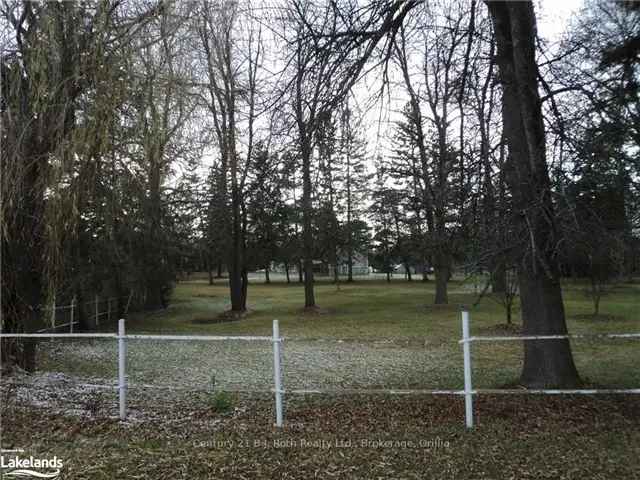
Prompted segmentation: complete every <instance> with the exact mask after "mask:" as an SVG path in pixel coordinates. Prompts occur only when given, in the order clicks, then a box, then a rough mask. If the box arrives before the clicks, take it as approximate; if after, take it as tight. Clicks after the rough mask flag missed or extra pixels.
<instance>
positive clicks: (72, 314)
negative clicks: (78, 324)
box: [69, 296, 76, 333]
mask: <svg viewBox="0 0 640 480" xmlns="http://www.w3.org/2000/svg"><path fill="white" fill-rule="evenodd" d="M75 307H76V297H75V296H74V297H73V298H72V299H71V318H70V322H69V333H73V316H74V309H75Z"/></svg>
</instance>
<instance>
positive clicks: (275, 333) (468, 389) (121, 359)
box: [0, 311, 640, 428]
mask: <svg viewBox="0 0 640 480" xmlns="http://www.w3.org/2000/svg"><path fill="white" fill-rule="evenodd" d="M272 328H273V330H272V335H271V336H246V335H243V336H218V335H139V334H133V335H127V334H126V332H125V321H124V320H123V319H120V320H119V322H118V333H0V338H107V339H114V340H117V341H118V386H117V387H116V388H117V390H118V398H119V413H120V419H121V420H126V418H127V388H128V385H127V375H126V358H127V342H126V341H127V340H129V339H130V340H163V341H205V342H210V341H250V342H251V341H257V342H271V343H272V346H273V389H272V390H270V391H271V392H272V393H273V394H274V400H275V416H276V423H275V424H276V426H277V427H282V426H283V425H284V414H283V396H284V394H285V393H287V394H300V395H306V394H367V395H371V394H384V395H415V394H418V395H461V396H464V400H465V424H466V426H467V428H473V424H474V417H473V396H474V395H479V394H489V395H496V394H519V395H521V394H534V395H580V394H583V395H595V394H640V388H634V389H566V390H562V389H473V386H472V385H473V382H472V360H471V358H472V357H471V344H472V343H473V342H494V341H495V342H502V341H530V340H566V339H571V338H611V339H625V338H628V339H631V338H633V339H635V338H640V333H605V334H574V335H518V336H497V337H478V336H473V337H472V336H471V335H470V333H469V332H470V316H469V313H468V312H466V311H463V312H462V339H461V340H460V341H459V342H458V343H460V344H462V349H463V365H464V389H463V390H438V389H291V390H285V389H284V386H283V382H282V361H281V360H282V358H281V356H282V349H281V344H282V342H283V341H284V338H283V337H281V336H280V330H279V325H278V320H273V325H272ZM258 391H264V390H254V392H258Z"/></svg>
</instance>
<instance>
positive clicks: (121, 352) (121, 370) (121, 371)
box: [118, 318, 127, 420]
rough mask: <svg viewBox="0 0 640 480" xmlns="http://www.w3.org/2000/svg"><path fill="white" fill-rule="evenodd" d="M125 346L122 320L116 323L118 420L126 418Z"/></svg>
mask: <svg viewBox="0 0 640 480" xmlns="http://www.w3.org/2000/svg"><path fill="white" fill-rule="evenodd" d="M126 358H127V345H126V343H125V339H124V319H123V318H121V319H120V320H119V321H118V392H119V395H118V398H119V401H120V420H126V418H127V377H126V375H125V367H126Z"/></svg>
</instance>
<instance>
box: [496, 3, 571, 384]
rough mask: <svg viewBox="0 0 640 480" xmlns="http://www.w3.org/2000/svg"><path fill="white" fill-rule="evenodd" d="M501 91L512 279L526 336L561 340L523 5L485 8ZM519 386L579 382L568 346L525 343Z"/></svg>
mask: <svg viewBox="0 0 640 480" xmlns="http://www.w3.org/2000/svg"><path fill="white" fill-rule="evenodd" d="M487 5H488V7H489V10H490V12H491V16H492V18H493V23H494V28H495V35H496V44H497V47H498V56H497V62H498V66H499V69H500V76H501V80H502V84H503V102H502V115H503V125H504V127H503V128H504V131H505V135H506V138H507V142H508V146H509V157H508V160H507V162H505V169H506V171H505V179H506V181H507V184H508V186H509V188H510V190H511V193H512V195H513V203H514V211H516V212H518V217H517V219H516V222H517V224H516V226H517V227H518V230H517V232H518V233H517V234H516V235H515V236H514V238H515V239H516V240H514V243H515V244H516V245H515V246H516V247H517V248H519V257H520V258H519V263H518V280H519V285H520V299H521V305H522V322H523V331H524V334H525V335H553V334H558V335H564V334H566V333H567V326H566V323H565V314H564V305H563V302H562V291H561V287H560V279H559V269H558V264H557V260H556V256H555V250H554V249H555V247H556V245H557V243H558V242H557V240H558V239H557V235H556V228H555V216H554V208H553V203H552V200H551V188H550V180H549V173H548V170H547V164H546V146H545V132H544V123H543V118H542V111H541V102H540V96H539V93H538V83H537V73H538V71H537V65H536V59H535V38H536V19H535V14H534V11H533V5H532V4H531V3H529V2H510V1H500V2H498V1H488V2H487ZM520 381H521V382H522V384H523V385H526V386H528V387H532V388H543V387H573V386H575V385H577V384H579V383H580V380H579V377H578V373H577V370H576V367H575V365H574V363H573V356H572V353H571V347H570V345H569V341H568V340H536V341H525V342H524V366H523V369H522V375H521V377H520Z"/></svg>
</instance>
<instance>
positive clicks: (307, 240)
mask: <svg viewBox="0 0 640 480" xmlns="http://www.w3.org/2000/svg"><path fill="white" fill-rule="evenodd" d="M302 147H303V148H302V217H303V219H302V243H303V251H304V306H305V308H313V307H315V306H316V298H315V294H314V290H313V230H312V222H311V215H312V214H313V212H312V205H311V188H312V185H311V148H310V146H309V145H308V141H307V142H305V144H304V145H303V146H302Z"/></svg>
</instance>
